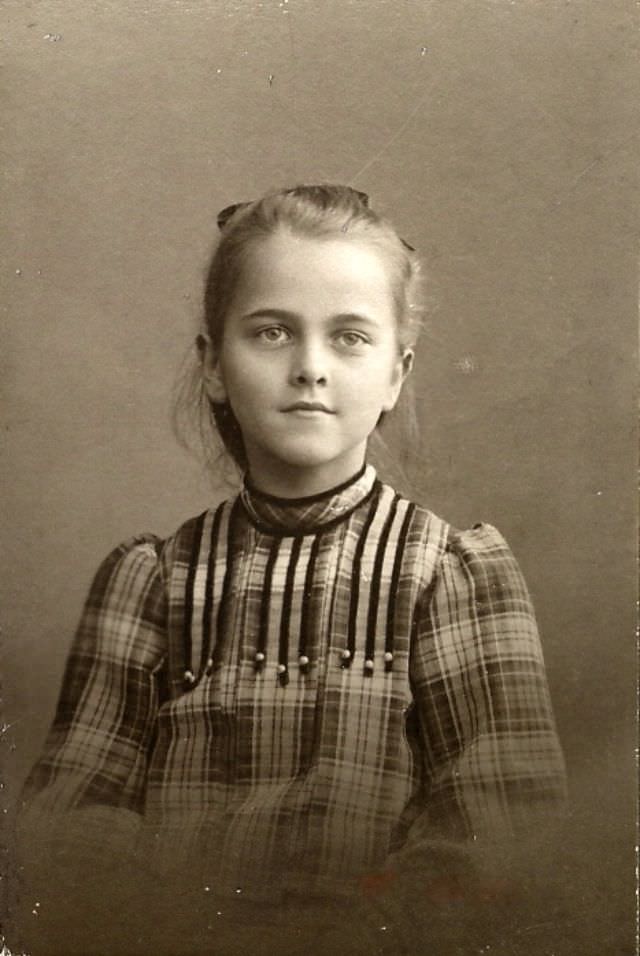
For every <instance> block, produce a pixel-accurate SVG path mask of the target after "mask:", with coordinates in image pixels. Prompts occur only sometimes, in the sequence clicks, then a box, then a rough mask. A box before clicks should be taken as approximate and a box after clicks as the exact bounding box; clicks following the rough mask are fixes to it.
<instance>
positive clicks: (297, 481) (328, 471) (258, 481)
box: [248, 449, 365, 498]
mask: <svg viewBox="0 0 640 956" xmlns="http://www.w3.org/2000/svg"><path fill="white" fill-rule="evenodd" d="M364 451H365V449H362V450H361V449H358V453H357V454H354V455H352V456H349V457H348V458H347V459H345V460H343V461H340V462H339V463H336V462H327V463H326V464H323V465H320V466H313V467H296V466H291V465H285V464H282V463H279V462H278V463H275V465H274V463H272V462H266V461H264V460H262V461H256V460H255V459H254V460H253V461H251V460H250V462H249V472H248V477H249V481H250V482H251V485H252V486H253V487H254V488H255V489H256V490H257V491H261V492H263V493H264V494H267V495H273V496H274V497H276V498H307V497H309V496H311V495H319V494H322V493H323V492H324V491H329V490H330V489H331V488H335V487H336V486H337V485H340V484H342V483H343V482H346V481H348V480H349V479H350V478H352V477H353V476H354V475H356V474H357V473H358V472H359V471H360V470H361V468H362V467H363V465H364Z"/></svg>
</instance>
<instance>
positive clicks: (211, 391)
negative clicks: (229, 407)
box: [196, 333, 227, 404]
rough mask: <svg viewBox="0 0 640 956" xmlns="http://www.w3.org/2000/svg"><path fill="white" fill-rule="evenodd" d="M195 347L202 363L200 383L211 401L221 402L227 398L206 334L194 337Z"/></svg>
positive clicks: (213, 350) (217, 362)
mask: <svg viewBox="0 0 640 956" xmlns="http://www.w3.org/2000/svg"><path fill="white" fill-rule="evenodd" d="M196 347H197V349H198V354H199V356H200V362H201V364H202V383H203V385H204V390H205V392H206V393H207V395H208V396H209V398H210V400H211V401H212V402H216V403H217V404H223V403H224V402H226V400H227V390H226V388H225V387H224V382H223V380H222V374H221V370H220V362H219V361H218V356H217V354H216V352H215V349H214V347H213V343H212V342H211V339H210V338H209V336H208V335H204V334H202V333H201V334H200V335H198V337H197V338H196Z"/></svg>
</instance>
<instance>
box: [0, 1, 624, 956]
mask: <svg viewBox="0 0 640 956" xmlns="http://www.w3.org/2000/svg"><path fill="white" fill-rule="evenodd" d="M636 10H637V4H634V3H633V2H620V0H607V2H606V3H605V2H598V0H593V2H581V0H575V2H574V0H280V2H278V0H264V2H262V3H260V2H256V0H235V2H230V0H208V2H205V0H201V2H198V0H193V2H187V0H149V2H144V0H102V2H96V0H84V2H80V0H77V2H74V0H41V2H38V0H4V2H3V4H2V8H1V10H0V17H1V20H2V32H3V41H2V42H3V49H2V55H3V59H4V64H5V66H4V75H5V80H4V90H3V94H2V96H3V104H4V113H5V120H6V122H5V131H4V134H3V142H4V148H5V149H6V154H7V155H6V160H5V163H4V164H3V165H4V170H3V175H4V183H3V186H4V188H3V196H2V209H3V216H4V218H5V222H6V229H4V230H3V237H2V240H1V242H2V249H3V264H2V281H3V287H4V295H3V302H4V304H5V305H6V311H5V312H4V313H3V323H4V326H5V332H4V335H3V342H4V344H3V348H2V353H3V354H2V362H3V367H2V373H1V380H0V381H1V386H2V389H3V391H4V396H3V409H4V415H3V422H4V424H3V434H4V438H5V445H4V451H3V493H2V499H3V503H4V505H5V510H4V516H3V523H4V531H3V537H2V540H3V559H4V562H5V566H4V570H3V572H2V586H3V592H4V596H3V611H2V613H3V618H4V620H3V633H4V636H3V646H2V665H3V671H4V708H5V709H4V720H5V721H6V723H7V724H9V725H10V727H9V728H8V729H6V728H5V732H4V735H3V736H2V744H3V751H4V760H3V782H4V791H3V792H4V797H3V800H4V802H5V806H6V807H7V808H9V809H10V807H11V806H12V804H13V803H14V801H15V798H16V793H17V788H18V785H19V783H20V781H21V780H22V779H23V777H24V775H25V773H26V771H27V769H28V767H29V765H30V764H31V762H32V761H33V760H34V758H35V756H36V754H37V752H38V749H39V746H40V744H41V742H42V738H43V734H44V732H45V729H46V726H47V724H48V722H49V720H50V718H51V716H52V711H53V707H54V704H55V698H56V695H57V691H58V686H59V681H60V677H61V671H62V667H63V663H64V659H65V655H66V653H67V649H68V646H69V642H70V640H71V636H72V632H73V628H74V625H75V622H76V619H77V617H78V614H79V610H80V605H81V601H82V599H83V596H84V593H85V591H86V588H87V586H88V584H89V581H90V578H91V576H92V574H93V572H94V571H95V569H96V567H97V565H98V563H99V562H100V560H101V559H102V557H103V556H104V555H105V554H106V553H107V552H108V551H109V550H110V549H111V548H112V547H113V546H114V545H115V544H116V543H117V542H118V541H120V540H121V539H123V538H126V537H128V536H129V535H130V534H133V533H134V532H138V531H147V530H151V531H155V532H157V533H161V534H168V533H170V532H171V531H173V530H174V529H175V527H176V526H177V525H178V524H179V523H180V522H181V521H182V520H183V519H185V518H186V517H189V516H191V515H193V514H196V513H198V512H199V511H201V510H202V509H203V508H204V507H206V506H207V505H208V504H210V503H211V502H212V501H213V500H214V498H217V497H219V496H220V495H221V494H224V493H226V492H225V491H224V489H222V488H221V486H220V483H219V482H218V486H217V487H216V480H215V476H214V480H213V484H212V483H211V482H208V481H207V479H206V478H204V477H203V475H202V473H201V471H200V470H199V466H198V464H197V463H196V462H195V461H193V460H192V459H190V458H189V457H188V456H187V455H186V454H185V453H184V452H183V451H181V450H180V449H179V448H178V447H177V445H176V443H175V441H174V439H173V437H172V435H171V431H170V427H169V424H168V409H169V402H170V392H171V386H172V381H173V379H174V377H175V375H176V372H177V370H178V368H179V366H180V363H181V360H182V357H183V355H184V352H185V350H186V349H187V347H188V344H189V341H190V339H191V337H192V335H193V334H194V333H195V330H196V327H197V322H198V313H199V293H200V288H201V283H202V276H203V271H204V267H205V263H206V260H207V256H208V253H209V250H210V247H211V243H212V239H213V236H214V232H215V229H214V221H215V212H216V211H217V210H218V209H219V208H220V207H222V206H224V205H227V204H229V203H231V202H234V201H237V200H242V199H249V198H252V197H255V196H256V195H258V194H259V193H260V192H261V191H263V190H265V189H266V188H268V187H271V186H274V185H280V184H284V183H287V184H291V183H295V182H298V181H306V182H314V181H323V180H325V181H334V180H335V181H343V182H348V183H353V184H354V185H357V186H358V187H359V188H362V189H365V190H366V191H367V192H369V193H370V194H371V195H372V197H373V201H374V202H376V203H377V204H378V205H379V206H380V207H381V208H382V209H383V210H386V211H387V212H389V213H390V214H391V215H392V216H393V217H394V218H395V220H396V222H397V224H398V226H399V228H400V231H401V233H402V235H403V236H405V237H406V239H407V240H408V241H409V242H411V243H412V245H414V246H416V248H417V249H419V250H420V251H421V252H422V253H423V254H424V260H425V264H426V268H427V273H428V275H429V277H430V279H429V287H428V292H429V303H430V308H429V316H428V322H427V326H426V329H425V333H424V337H423V339H422V342H421V346H420V349H419V354H418V365H417V371H416V373H415V387H416V391H417V399H418V413H419V419H420V426H421V440H420V445H419V448H418V449H417V451H418V453H419V456H420V460H421V466H420V468H419V469H418V476H419V480H418V482H417V487H416V488H415V489H414V493H415V494H416V495H417V496H418V497H419V498H420V500H421V501H422V502H423V503H425V504H427V505H428V506H430V507H431V508H432V509H433V510H435V511H437V512H438V513H440V514H441V515H442V516H443V517H446V518H448V519H449V520H450V521H452V522H453V523H455V524H457V525H459V526H468V525H470V524H472V523H473V522H475V521H479V520H487V521H490V522H491V523H493V524H495V525H497V526H498V527H499V528H500V530H501V531H502V532H503V533H504V534H505V535H506V537H507V538H508V540H509V541H510V543H511V545H512V547H513V549H514V550H515V552H516V554H517V556H518V558H519V559H520V562H521V564H522V566H523V569H524V571H525V574H526V576H527V579H528V582H529V585H530V588H531V590H532V592H533V596H534V600H535V602H536V607H537V610H538V615H539V621H540V625H541V630H542V634H543V642H544V647H545V651H546V658H547V663H548V668H549V676H550V683H551V690H552V694H553V698H554V703H555V708H556V712H557V716H558V722H559V729H560V734H561V737H562V739H563V742H564V745H565V749H566V752H567V758H568V763H569V771H570V776H571V788H572V824H571V827H572V829H571V833H570V838H569V845H568V849H567V856H568V858H570V860H571V861H572V862H571V866H572V868H571V869H570V870H569V871H568V874H569V875H568V877H567V879H568V880H569V879H570V880H571V881H573V882H575V881H576V879H577V877H576V874H577V873H580V874H582V881H583V882H582V883H581V884H580V885H579V886H577V887H576V889H575V898H576V916H575V923H576V934H577V936H576V939H577V937H578V936H580V938H581V939H582V942H578V941H576V953H579V952H580V953H584V952H585V951H586V950H585V948H584V939H583V936H584V926H583V925H582V924H583V922H584V919H585V913H586V914H587V916H588V920H589V921H590V923H589V930H588V933H587V935H588V937H589V939H590V940H592V942H593V947H594V948H593V952H594V953H599V954H602V956H604V954H605V953H606V954H614V953H631V952H633V949H634V942H633V940H634V933H633V924H632V915H633V902H634V901H633V891H634V884H633V850H632V847H633V842H634V840H633V797H634V775H633V748H634V742H635V741H634V730H633V716H634V685H635V674H634V655H635V640H634V616H635V606H634V604H635V570H634V553H635V495H634V465H635V441H634V424H633V417H632V397H633V385H634V378H635V372H634V359H635V325H636V319H635V313H636V308H635V306H636V299H637V294H636V280H635V273H636V265H635V255H636V249H635V245H634V242H633V241H632V240H633V230H634V229H635V220H636V216H637V209H634V208H633V203H632V199H633V198H634V189H633V187H634V181H633V179H634V171H635V165H636V163H635V157H634V149H635V143H634V140H633V133H634V131H635V130H636V129H637V107H636V103H637V102H638V97H639V88H638V83H637V77H636V76H635V70H633V68H632V64H633V62H634V57H635V52H634V49H633V47H634V45H635V43H636V41H637V37H638V22H637V18H636V16H635V12H636ZM5 816H6V815H5ZM6 869H9V870H10V867H5V870H6ZM5 875H9V876H10V872H9V873H8V874H5ZM578 924H580V932H578ZM9 942H10V941H9ZM590 951H591V950H590ZM536 956H537V954H536Z"/></svg>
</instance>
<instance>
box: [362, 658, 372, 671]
mask: <svg viewBox="0 0 640 956" xmlns="http://www.w3.org/2000/svg"><path fill="white" fill-rule="evenodd" d="M364 666H365V667H366V669H367V670H368V671H372V670H373V661H372V660H367V661H365V662H364Z"/></svg>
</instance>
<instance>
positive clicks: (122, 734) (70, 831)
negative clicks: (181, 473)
mask: <svg viewBox="0 0 640 956" xmlns="http://www.w3.org/2000/svg"><path fill="white" fill-rule="evenodd" d="M158 544H159V542H158V539H156V538H154V537H153V536H151V535H142V536H138V537H136V538H132V539H130V540H129V541H127V542H125V543H124V544H122V545H120V546H119V547H117V548H116V549H115V550H114V551H113V552H112V553H111V554H110V555H109V556H108V557H107V558H106V559H105V561H104V562H103V563H102V564H101V566H100V568H99V569H98V572H97V574H96V576H95V578H94V580H93V583H92V585H91V588H90V591H89V594H88V597H87V600H86V602H85V606H84V610H83V613H82V616H81V619H80V623H79V626H78V629H77V632H76V635H75V639H74V641H73V644H72V648H71V651H70V654H69V658H68V661H67V665H66V670H65V675H64V680H63V685H62V690H61V693H60V697H59V701H58V706H57V710H56V714H55V719H54V722H53V725H52V727H51V730H50V732H49V735H48V738H47V740H46V744H45V747H44V752H43V754H42V756H41V758H40V760H39V761H38V763H37V764H36V766H35V767H34V768H33V770H32V771H31V774H30V776H29V778H28V779H27V782H26V784H25V787H24V791H23V795H22V803H23V811H22V814H21V818H20V821H19V826H20V834H21V844H22V850H23V853H24V854H25V855H26V859H27V865H28V864H29V862H31V863H32V864H34V865H35V866H36V868H37V869H39V868H41V867H45V869H46V866H47V865H54V866H55V865H57V864H60V863H62V862H63V861H64V860H65V859H66V858H67V857H70V858H72V859H73V860H74V863H77V862H79V861H80V859H81V858H82V857H84V858H85V859H86V862H87V863H88V864H90V863H91V861H93V864H94V865H95V861H96V859H97V854H96V850H97V849H98V848H99V850H100V859H101V862H102V863H103V865H104V864H106V863H108V858H109V854H111V855H112V856H113V858H114V859H121V858H122V854H123V853H126V852H127V850H128V848H130V847H131V846H132V842H133V838H134V836H135V833H136V831H137V829H138V826H139V824H140V820H141V812H142V809H143V804H144V792H145V776H146V763H147V755H148V752H149V748H150V745H151V742H152V735H153V729H154V723H155V716H156V711H157V708H158V703H159V694H160V682H161V675H162V667H163V663H164V657H165V643H166V636H165V611H166V609H165V596H164V587H163V584H162V580H161V576H160V573H159V566H158V557H157V553H156V548H157V546H158Z"/></svg>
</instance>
